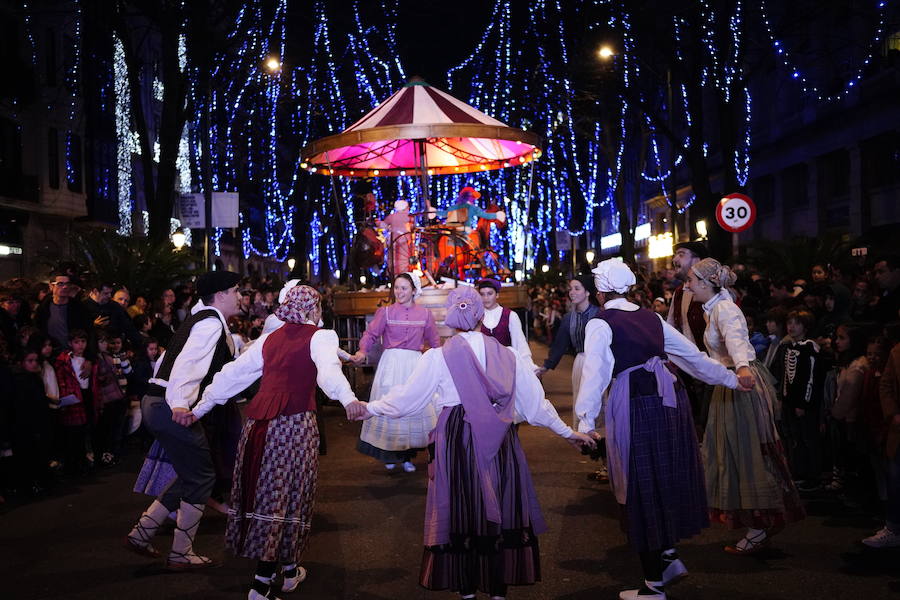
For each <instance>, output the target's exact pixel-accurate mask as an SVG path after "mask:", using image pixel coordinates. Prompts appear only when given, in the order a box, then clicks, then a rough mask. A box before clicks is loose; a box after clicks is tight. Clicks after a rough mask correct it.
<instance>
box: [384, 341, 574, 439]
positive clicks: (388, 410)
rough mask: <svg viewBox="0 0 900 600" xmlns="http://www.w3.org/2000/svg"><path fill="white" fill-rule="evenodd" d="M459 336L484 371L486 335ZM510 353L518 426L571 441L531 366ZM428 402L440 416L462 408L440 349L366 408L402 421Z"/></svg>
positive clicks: (427, 354) (433, 350) (428, 353)
mask: <svg viewBox="0 0 900 600" xmlns="http://www.w3.org/2000/svg"><path fill="white" fill-rule="evenodd" d="M457 335H459V336H461V337H462V338H463V339H464V340H465V341H466V342H467V343H468V344H469V346H471V347H472V351H473V352H474V353H475V357H476V358H477V359H478V362H479V363H480V364H481V366H482V367H484V365H485V354H484V335H483V334H482V333H481V332H479V331H465V332H461V333H458V334H457ZM507 350H508V351H509V352H512V353H513V356H515V357H516V387H515V398H514V399H513V401H514V403H515V412H516V415H515V420H516V422H519V421H521V420H525V421H528V422H529V423H531V424H532V425H540V426H542V427H546V428H548V429H550V430H551V431H552V432H553V433H555V434H557V435H560V436H562V437H564V438H570V437H572V436H573V435H574V434H575V432H574V431H572V428H571V427H569V426H568V425H566V424H565V423H564V422H563V421H562V419H560V418H559V415H558V414H557V413H556V409H555V408H553V405H552V404H550V401H549V400H547V399H546V398H545V397H544V389H543V388H542V387H541V383H540V381H538V378H537V377H536V376H535V374H534V371H533V370H532V368H531V365H529V364H528V363H527V362H525V361H524V360H523V359H522V357H521V356H519V354H518V353H517V352H516V351H515V350H513V349H512V348H507ZM429 402H431V403H433V404H434V407H435V410H436V411H437V412H440V411H441V409H443V408H444V407H446V406H456V405H457V404H462V401H461V400H460V399H459V393H458V392H457V391H456V386H455V385H454V383H453V377H452V376H451V375H450V369H449V368H447V362H446V361H445V360H444V353H443V352H442V351H441V349H440V348H431V349H430V350H427V351H426V352H425V353H424V354H423V355H422V356H421V358H419V361H418V362H417V363H416V368H415V370H413V372H412V375H410V377H409V379H408V380H407V382H406V383H405V384H403V385H396V386H394V387H392V388H391V390H390V391H389V392H388V393H387V394H385V395H384V396H382V397H381V398H379V399H377V400H373V401H371V402H369V404H368V405H367V406H368V409H369V412H370V413H372V414H373V415H378V416H387V417H403V416H407V415H412V414H415V413H417V412H419V411H421V410H422V409H424V408H425V407H426V406H428V403H429Z"/></svg>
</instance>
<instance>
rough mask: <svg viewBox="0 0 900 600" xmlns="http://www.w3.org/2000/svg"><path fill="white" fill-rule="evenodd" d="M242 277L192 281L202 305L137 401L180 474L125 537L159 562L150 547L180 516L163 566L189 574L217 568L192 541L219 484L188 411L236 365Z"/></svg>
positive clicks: (219, 274) (216, 274)
mask: <svg viewBox="0 0 900 600" xmlns="http://www.w3.org/2000/svg"><path fill="white" fill-rule="evenodd" d="M239 280H240V276H239V275H238V274H237V273H232V272H230V271H211V272H209V273H205V274H203V275H201V276H200V278H199V279H198V280H197V294H198V295H199V297H200V302H198V303H197V305H196V306H194V308H193V309H192V310H191V316H190V317H188V318H187V319H185V321H184V323H182V324H181V326H180V327H179V328H178V330H177V331H176V332H175V335H174V336H173V337H172V339H171V341H170V343H169V347H168V348H167V349H166V353H165V354H164V355H163V357H162V359H160V360H161V362H160V366H159V368H158V369H157V371H156V374H155V375H154V377H153V378H152V379H151V380H150V385H149V386H148V388H147V393H146V395H145V396H144V398H143V400H142V401H141V413H142V415H143V422H144V424H145V425H146V426H147V428H148V429H149V430H150V432H151V433H153V435H154V436H155V437H156V440H157V442H159V444H160V446H162V447H163V449H164V450H165V451H166V455H167V456H168V458H169V460H170V461H171V463H172V466H173V467H174V469H175V474H176V475H177V477H176V479H175V481H173V482H172V484H171V485H170V486H169V488H168V489H167V490H166V491H165V492H163V494H162V496H160V497H159V498H157V499H156V500H154V501H153V503H152V504H151V505H150V507H149V508H148V509H147V510H146V511H145V512H144V514H143V515H141V518H140V519H139V520H138V522H137V524H136V525H135V526H134V529H132V530H131V532H130V533H129V534H128V536H127V537H126V538H125V542H126V547H127V548H128V549H130V550H132V551H134V552H136V553H138V554H141V555H144V556H150V557H158V556H159V552H157V551H156V549H155V548H153V546H152V545H151V544H150V542H151V540H152V538H153V536H154V534H155V533H156V531H157V529H158V528H159V526H160V524H162V522H163V521H164V520H165V518H166V516H167V515H168V514H169V513H170V512H172V511H175V510H177V511H178V515H177V518H176V527H175V534H174V539H173V541H172V550H171V552H169V556H168V559H167V560H166V566H167V567H168V568H169V569H172V570H182V571H183V570H194V569H201V568H204V567H210V566H213V565H214V562H213V561H212V560H211V559H209V558H207V557H205V556H200V555H198V554H196V553H195V552H194V549H193V544H194V536H195V535H196V533H197V527H198V526H199V524H200V517H202V516H203V507H204V506H205V505H206V501H207V500H208V499H209V497H210V494H211V493H212V490H213V486H214V485H215V482H216V471H215V469H214V466H213V459H212V456H211V455H210V448H209V443H208V442H207V436H206V435H205V433H204V430H203V427H202V426H201V425H200V424H199V423H197V422H196V420H195V419H194V417H193V415H192V414H191V413H190V409H191V407H193V406H194V405H195V404H196V403H197V402H198V401H199V399H200V398H201V397H202V395H203V390H204V389H205V388H206V386H207V385H209V383H210V382H211V381H212V378H213V376H214V375H215V374H216V373H218V372H219V370H221V369H222V367H223V366H225V364H226V363H228V362H230V361H232V360H234V353H235V352H234V340H233V339H232V337H231V333H230V332H229V330H228V325H227V321H228V318H229V317H231V316H233V315H235V314H237V312H238V306H239V305H238V299H239V296H238V293H237V286H238V281H239Z"/></svg>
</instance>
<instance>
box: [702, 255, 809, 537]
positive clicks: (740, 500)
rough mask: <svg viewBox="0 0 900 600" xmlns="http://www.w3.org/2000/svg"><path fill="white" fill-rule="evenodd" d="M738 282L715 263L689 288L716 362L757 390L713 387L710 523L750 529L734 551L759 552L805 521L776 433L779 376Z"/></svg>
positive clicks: (706, 263) (705, 263)
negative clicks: (740, 303) (759, 350)
mask: <svg viewBox="0 0 900 600" xmlns="http://www.w3.org/2000/svg"><path fill="white" fill-rule="evenodd" d="M735 280H736V277H735V275H734V273H732V271H731V269H729V268H728V267H726V266H723V265H722V264H720V263H719V262H718V261H716V260H715V259H712V258H706V259H703V260H702V261H700V262H698V263H697V264H695V265H694V266H693V267H691V270H690V273H689V274H688V281H687V283H686V284H685V288H686V289H689V290H690V291H691V292H692V293H693V294H694V299H696V300H698V301H700V302H703V310H704V312H705V313H706V315H707V325H706V331H705V332H704V335H703V340H704V342H705V343H706V349H707V352H708V353H709V356H710V358H712V359H714V360H717V361H719V362H721V363H722V364H723V365H725V366H726V367H728V368H733V369H735V371H736V373H737V376H738V380H739V381H740V383H741V386H742V387H744V388H751V387H752V388H753V389H752V390H751V391H749V392H742V391H739V390H731V389H728V388H726V387H723V386H716V387H715V388H714V389H713V393H712V399H711V401H710V407H709V419H708V421H707V425H706V434H705V437H704V438H703V464H704V467H705V469H706V493H707V496H708V499H709V512H710V520H711V521H714V522H716V521H717V522H719V523H724V524H725V525H727V526H728V527H730V528H732V529H738V528H742V527H747V528H748V529H747V532H746V534H745V535H744V537H743V539H741V540H740V541H739V542H737V543H736V544H734V545H730V546H727V547H726V548H725V551H726V552H729V553H731V554H753V553H755V552H758V551H759V550H761V549H762V548H764V547H765V546H766V545H767V544H768V543H769V541H770V539H771V537H772V536H773V535H774V534H775V533H777V532H779V531H781V530H782V529H783V528H784V526H785V525H786V524H787V523H789V522H792V521H798V520H800V519H802V518H803V517H804V516H805V513H804V510H803V506H802V505H801V503H800V498H799V495H798V494H797V489H796V487H795V486H794V483H793V481H792V478H791V474H790V470H789V468H788V465H787V460H786V458H785V455H784V448H783V447H782V444H781V440H780V439H779V437H778V432H777V431H776V429H775V415H776V414H777V413H778V411H779V410H780V407H779V406H778V400H777V396H776V394H775V389H774V387H773V385H772V384H773V381H774V380H773V378H772V375H771V374H770V373H769V372H768V370H766V368H765V366H764V365H762V364H761V363H760V362H758V361H757V360H756V352H755V351H754V349H753V346H752V345H751V344H750V340H749V334H748V332H747V321H746V320H745V318H744V315H743V313H742V312H741V310H740V308H738V307H737V305H736V304H735V303H734V301H733V300H732V297H731V294H730V293H729V290H728V288H729V287H731V286H732V285H734V282H735Z"/></svg>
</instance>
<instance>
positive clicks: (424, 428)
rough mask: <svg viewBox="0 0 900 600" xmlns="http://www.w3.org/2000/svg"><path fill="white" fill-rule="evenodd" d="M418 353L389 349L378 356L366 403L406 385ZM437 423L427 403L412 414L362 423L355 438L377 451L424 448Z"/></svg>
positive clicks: (434, 413)
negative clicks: (378, 449)
mask: <svg viewBox="0 0 900 600" xmlns="http://www.w3.org/2000/svg"><path fill="white" fill-rule="evenodd" d="M420 356H422V353H421V352H419V351H418V350H406V349H403V348H390V349H388V350H385V351H384V354H382V355H381V360H380V361H379V362H378V370H377V371H376V372H375V379H374V380H373V381H372V393H371V394H370V395H369V399H370V400H377V399H379V398H381V397H382V396H384V395H385V394H387V393H388V392H389V391H390V389H391V388H392V387H394V386H395V385H401V384H403V383H406V380H407V379H409V376H410V375H411V374H412V372H413V370H414V369H415V368H416V363H417V362H418V360H419V357H420ZM436 423H437V413H436V412H435V410H434V406H433V405H432V404H429V405H428V406H427V407H426V408H425V409H424V410H423V411H421V412H418V413H416V414H414V415H409V416H406V417H401V418H399V419H390V418H388V417H372V418H371V419H367V420H366V421H364V422H363V426H362V431H361V432H360V434H359V439H361V440H362V441H364V442H368V443H369V444H371V445H372V446H375V447H376V448H380V449H381V450H389V451H399V450H409V449H411V448H425V447H426V446H428V434H430V433H431V430H432V429H434V426H435V424H436Z"/></svg>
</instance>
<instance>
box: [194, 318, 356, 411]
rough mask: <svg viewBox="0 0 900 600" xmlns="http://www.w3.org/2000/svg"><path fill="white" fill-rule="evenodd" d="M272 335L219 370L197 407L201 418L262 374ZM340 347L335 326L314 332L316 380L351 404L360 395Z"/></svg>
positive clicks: (329, 393)
mask: <svg viewBox="0 0 900 600" xmlns="http://www.w3.org/2000/svg"><path fill="white" fill-rule="evenodd" d="M309 324H310V325H312V324H313V323H309ZM270 335H271V333H266V334H263V335H261V336H260V337H259V339H257V340H256V342H254V343H253V345H252V346H250V347H249V348H248V349H247V351H246V352H244V353H243V354H241V355H240V356H239V357H238V358H237V360H235V361H233V362H230V363H228V364H227V365H225V366H224V367H222V370H221V371H219V372H218V373H216V376H215V377H214V378H213V380H212V383H210V384H209V385H208V386H207V387H206V389H205V390H204V391H203V398H202V399H201V400H200V402H199V403H198V404H197V406H195V407H194V409H193V411H192V412H193V413H194V416H196V417H197V418H198V419H199V418H200V417H202V416H203V415H205V414H206V413H208V412H209V411H210V410H212V408H213V406H215V405H216V404H225V403H226V402H228V399H229V398H231V397H233V396H235V395H237V394H239V393H241V392H242V391H244V390H245V389H247V387H249V385H250V384H251V383H253V382H254V381H256V380H257V379H259V378H260V377H261V376H262V373H263V365H264V361H263V348H264V347H265V345H266V340H267V339H268V338H269V336H270ZM337 351H338V336H337V333H335V332H334V331H333V330H331V329H320V330H318V331H317V332H315V333H314V334H313V335H312V338H311V339H310V342H309V353H310V356H311V357H312V360H313V362H314V363H315V365H316V371H317V373H316V384H317V385H318V386H319V388H321V389H322V391H323V392H324V393H325V395H326V396H328V397H329V398H331V399H332V400H337V401H338V402H340V403H341V404H342V405H343V406H347V405H348V404H350V403H351V402H353V401H354V400H356V395H355V394H354V393H353V390H352V389H351V387H350V383H349V382H348V381H347V378H346V377H344V373H343V371H341V361H340V360H339V359H338V354H337Z"/></svg>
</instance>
